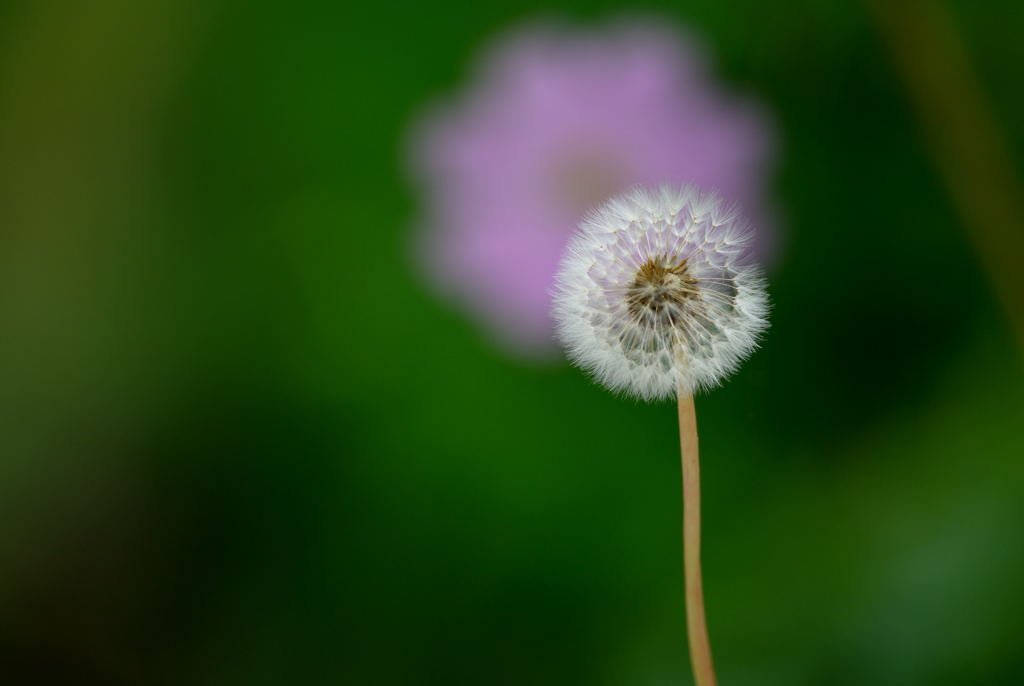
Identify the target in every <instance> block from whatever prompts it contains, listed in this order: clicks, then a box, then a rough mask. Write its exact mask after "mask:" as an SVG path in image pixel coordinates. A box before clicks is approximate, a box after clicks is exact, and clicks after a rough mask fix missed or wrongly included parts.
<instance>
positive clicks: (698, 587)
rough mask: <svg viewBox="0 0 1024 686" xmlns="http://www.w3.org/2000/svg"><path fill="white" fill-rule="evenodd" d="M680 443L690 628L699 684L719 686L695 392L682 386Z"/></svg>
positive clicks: (687, 616)
mask: <svg viewBox="0 0 1024 686" xmlns="http://www.w3.org/2000/svg"><path fill="white" fill-rule="evenodd" d="M678 397H679V447H680V450H681V453H682V461H683V571H684V575H685V579H686V632H687V636H688V638H689V642H690V662H691V665H692V667H693V678H694V681H695V682H696V684H697V686H716V684H717V683H718V682H717V681H716V680H715V668H714V666H713V665H712V663H711V644H710V642H709V641H708V626H707V620H706V619H705V617H704V583H703V581H702V580H701V573H700V454H699V450H698V446H697V413H696V410H695V409H694V406H693V396H692V395H691V394H690V393H688V392H686V391H684V390H683V389H681V388H680V389H679V394H678Z"/></svg>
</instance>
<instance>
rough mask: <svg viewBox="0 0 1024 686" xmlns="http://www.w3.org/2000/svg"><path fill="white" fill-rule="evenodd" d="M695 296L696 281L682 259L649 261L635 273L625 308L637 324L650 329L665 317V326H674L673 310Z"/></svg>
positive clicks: (652, 259) (628, 290)
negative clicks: (672, 324)
mask: <svg viewBox="0 0 1024 686" xmlns="http://www.w3.org/2000/svg"><path fill="white" fill-rule="evenodd" d="M698 294H699V291H698V289H697V279H695V278H693V276H692V275H691V274H690V271H689V269H688V268H687V264H686V259H685V258H684V259H682V260H680V259H679V258H669V257H667V256H658V257H652V258H650V259H648V260H647V261H646V262H644V263H643V265H641V267H640V269H638V270H637V272H636V276H635V277H634V279H633V283H632V284H631V285H630V286H629V288H628V289H627V290H626V307H627V308H628V309H629V312H630V313H631V314H633V315H634V316H636V317H637V319H638V320H639V321H640V322H643V323H646V324H652V325H653V324H654V323H655V322H658V321H660V320H662V319H664V318H666V317H667V318H668V320H669V322H668V323H673V322H672V320H673V319H674V317H673V313H674V311H675V310H676V308H680V307H683V306H684V305H685V303H686V301H687V300H690V299H692V298H696V297H697V295H698Z"/></svg>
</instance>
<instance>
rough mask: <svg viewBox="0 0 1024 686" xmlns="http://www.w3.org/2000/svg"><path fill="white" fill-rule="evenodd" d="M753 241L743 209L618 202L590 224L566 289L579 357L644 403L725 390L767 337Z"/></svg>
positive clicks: (565, 277) (577, 246)
mask: <svg viewBox="0 0 1024 686" xmlns="http://www.w3.org/2000/svg"><path fill="white" fill-rule="evenodd" d="M751 238H752V231H751V229H750V227H749V226H748V225H747V224H745V223H743V221H742V219H741V218H740V216H739V213H738V212H737V211H736V210H735V209H734V208H730V207H726V206H724V205H723V203H722V201H721V200H720V199H719V198H718V197H717V196H715V195H714V194H711V193H703V192H701V191H699V190H697V189H696V188H693V187H692V186H686V187H683V188H676V187H670V186H663V187H661V188H660V189H658V190H647V189H643V188H637V189H634V190H631V191H629V192H627V193H624V194H622V195H620V196H617V197H615V198H612V199H611V200H609V201H607V202H606V203H605V204H604V205H602V206H601V207H599V208H598V209H597V210H596V211H594V212H592V213H591V214H589V215H588V216H587V217H585V218H584V219H583V221H582V222H581V223H580V227H579V231H577V232H576V234H575V235H574V236H573V237H572V238H571V239H570V241H569V245H568V247H567V249H566V252H565V255H564V256H563V258H562V262H561V265H560V267H559V270H558V273H557V275H556V277H555V289H554V306H553V314H554V318H555V323H556V328H557V332H558V337H559V339H561V341H562V343H563V345H564V346H565V348H566V350H567V352H568V354H569V357H570V358H571V359H572V360H573V361H574V362H576V363H577V364H578V365H579V366H581V367H583V368H584V369H586V370H587V371H589V372H590V373H592V374H593V375H594V377H596V378H597V380H598V381H599V382H601V383H602V384H604V385H605V386H607V387H608V388H610V389H612V390H614V391H623V392H626V393H628V394H631V395H635V396H637V397H640V398H643V399H645V400H654V399H657V398H664V397H669V396H672V395H674V394H675V393H676V391H677V389H681V390H682V391H683V392H687V393H692V392H694V391H697V390H701V389H708V388H711V387H714V386H716V385H718V384H719V383H720V382H721V381H722V379H723V378H725V377H726V376H727V375H729V374H730V373H732V372H733V371H734V370H735V369H736V367H737V366H739V363H740V362H742V361H743V360H744V359H745V358H746V357H747V356H748V355H749V354H750V353H751V352H752V351H753V349H754V348H755V347H756V346H757V340H758V337H759V336H760V334H761V333H762V332H763V331H764V329H765V328H766V327H767V325H768V322H767V320H766V319H765V317H766V314H767V309H768V306H767V297H766V295H765V290H764V280H763V279H762V277H761V272H760V269H759V267H758V266H757V265H756V264H754V263H753V261H752V260H751V257H750V249H751Z"/></svg>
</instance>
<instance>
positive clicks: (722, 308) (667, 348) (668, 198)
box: [553, 186, 768, 686]
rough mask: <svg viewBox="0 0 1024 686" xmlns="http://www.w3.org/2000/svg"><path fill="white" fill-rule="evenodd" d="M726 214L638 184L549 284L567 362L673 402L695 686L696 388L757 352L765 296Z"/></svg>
mask: <svg viewBox="0 0 1024 686" xmlns="http://www.w3.org/2000/svg"><path fill="white" fill-rule="evenodd" d="M750 243H751V231H750V229H749V227H748V226H747V225H746V224H745V223H744V222H743V220H742V219H741V218H740V216H739V214H738V212H737V211H736V210H735V209H732V208H728V207H725V206H724V205H723V203H722V202H721V200H720V199H719V198H717V197H716V196H715V195H713V194H709V193H702V192H700V191H698V190H697V189H696V188H694V187H691V186H687V187H683V188H674V187H671V186H663V187H661V188H660V189H658V190H656V191H652V190H645V189H643V188H637V189H635V190H633V191H630V192H628V193H625V194H623V195H620V196H617V197H615V198H612V199H611V200H609V201H607V202H606V203H605V204H604V205H602V206H601V207H600V208H598V209H597V210H596V211H595V212H593V213H592V214H590V215H589V216H587V217H586V218H585V219H584V220H583V222H582V223H581V225H580V229H579V231H578V232H577V233H576V234H575V235H574V236H573V237H572V239H570V241H569V245H568V248H567V250H566V252H565V256H564V257H563V258H562V263H561V266H560V268H559V271H558V273H557V276H556V278H555V292H554V308H553V313H554V319H555V325H556V330H557V332H558V336H559V338H560V339H561V341H562V343H563V345H564V346H565V347H566V349H567V351H568V354H569V356H570V357H571V358H572V359H573V360H574V361H575V362H576V363H577V364H579V365H580V366H581V367H583V368H584V369H586V370H588V371H589V372H590V373H592V374H593V375H594V376H595V377H596V379H597V380H598V381H599V382H601V383H602V384H604V385H605V386H607V387H608V388H610V389H612V390H614V391H624V392H626V393H630V394H632V395H635V396H638V397H640V398H643V399H646V400H653V399H657V398H665V397H670V396H672V395H673V394H674V395H676V397H677V400H678V403H679V440H680V451H681V455H682V472H683V549H684V571H685V589H686V624H687V634H688V638H689V643H690V659H691V664H692V668H693V674H694V678H695V681H696V683H697V686H715V685H716V683H717V682H716V679H715V673H714V667H713V664H712V660H711V647H710V641H709V639H708V631H707V622H706V619H705V616H704V591H703V581H702V579H701V569H700V460H699V450H698V443H697V417H696V411H695V408H694V403H693V393H694V391H696V390H700V389H708V388H711V387H713V386H716V385H717V384H719V383H720V382H721V381H722V379H723V378H725V377H726V376H727V375H729V374H730V373H732V372H733V371H734V370H735V369H736V367H737V366H738V365H739V364H740V362H742V361H743V360H744V359H745V358H746V357H747V356H748V355H749V354H750V353H751V352H752V351H753V349H754V348H755V347H756V345H757V340H758V337H759V336H760V334H761V333H762V332H763V331H764V329H765V328H766V327H767V325H768V322H767V320H766V319H765V316H766V314H767V297H766V295H765V291H764V281H763V279H762V278H761V275H760V271H759V268H758V267H757V265H756V264H754V262H753V261H752V259H751V251H750V247H751V246H750Z"/></svg>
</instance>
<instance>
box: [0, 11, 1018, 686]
mask: <svg viewBox="0 0 1024 686" xmlns="http://www.w3.org/2000/svg"><path fill="white" fill-rule="evenodd" d="M644 8H645V9H651V10H657V11H658V12H659V13H661V14H663V15H666V16H669V17H672V18H674V19H675V20H677V21H678V22H680V23H681V24H683V25H686V26H688V27H690V28H691V29H693V30H695V31H697V32H699V33H700V34H701V35H703V37H704V38H705V39H706V41H707V43H708V44H709V46H710V47H711V48H712V50H713V52H714V54H715V57H716V61H717V66H716V69H717V72H718V73H719V74H720V75H721V77H722V78H723V79H725V80H726V81H727V82H729V83H731V84H734V85H736V86H737V87H740V88H742V89H744V90H746V91H749V92H751V93H754V94H756V95H757V96H759V97H760V98H761V99H762V100H763V101H764V102H765V103H766V104H767V106H768V107H769V108H771V109H772V110H773V111H774V114H775V117H776V121H777V124H778V127H779V130H780V161H779V167H778V175H777V176H776V179H775V193H776V197H777V202H778V205H779V207H780V209H781V212H780V214H781V218H782V221H781V222H780V224H781V227H780V228H781V233H782V235H783V244H782V246H781V248H780V250H779V254H780V259H779V261H778V263H777V265H776V266H775V267H774V270H773V272H772V274H771V283H770V290H771V295H772V298H773V301H774V312H773V318H772V329H771V331H770V333H769V335H768V336H767V338H766V339H765V342H764V346H763V348H762V349H761V350H760V351H759V352H757V353H756V354H755V355H754V357H753V358H752V359H751V360H750V361H749V362H748V363H747V364H746V365H745V366H744V368H743V370H742V371H741V372H740V373H739V374H738V375H737V376H736V378H735V379H733V380H732V381H730V382H729V383H728V384H727V385H725V386H724V387H723V388H722V389H720V390H718V391H716V392H714V393H712V394H709V395H706V396H703V397H701V398H699V399H698V411H699V418H700V423H701V424H700V425H701V436H702V447H703V450H702V453H703V460H704V465H703V472H704V475H703V476H704V489H705V491H704V519H705V549H704V575H705V585H706V595H707V607H708V616H709V624H710V631H711V637H712V644H713V647H714V651H715V657H716V661H717V665H718V671H719V677H720V681H721V682H722V684H723V685H725V686H744V685H750V686H755V685H756V686H774V685H779V686H794V685H796V684H808V685H811V684H813V685H816V686H820V685H825V684H837V685H838V684H841V685H847V684H848V685H851V686H852V685H863V684H872V685H873V686H886V685H889V684H892V685H897V684H898V685H901V686H907V685H918V684H922V685H923V684H928V685H939V686H941V685H946V684H949V685H953V684H1007V685H1009V684H1021V683H1024V583H1022V581H1021V580H1022V579H1024V541H1022V533H1021V532H1022V531H1024V498H1021V491H1022V487H1024V460H1022V458H1024V428H1022V426H1024V385H1022V383H1021V382H1022V381H1024V378H1022V377H1024V374H1022V365H1021V362H1020V360H1021V356H1020V352H1021V351H1020V349H1019V348H1018V347H1017V346H1016V344H1015V341H1014V338H1013V336H1012V333H1011V328H1010V326H1009V325H1008V323H1007V321H1006V318H1005V317H1004V315H1003V311H1002V310H1001V309H1000V307H999V305H998V301H997V299H996V297H995V296H994V294H993V289H992V287H991V286H990V279H989V277H988V276H987V275H986V274H985V273H984V271H983V270H982V267H981V263H980V262H979V260H978V259H977V258H976V251H975V250H974V248H973V246H972V244H971V240H970V239H969V233H968V231H967V229H966V228H965V226H964V223H963V222H962V221H961V218H960V215H959V214H958V213H957V211H956V209H955V204H954V202H953V200H952V199H951V194H950V192H949V190H948V187H947V186H946V184H945V183H944V180H943V176H942V175H941V174H940V172H939V171H938V169H939V166H938V165H937V164H936V163H935V158H934V156H933V155H932V154H931V152H930V148H929V146H928V143H927V140H928V139H927V136H925V135H924V133H923V132H922V130H921V126H920V125H919V124H918V119H917V117H916V114H915V110H914V108H913V107H912V106H911V99H910V97H909V96H908V93H907V90H906V87H905V86H904V83H903V81H902V79H901V76H900V74H899V72H898V71H897V70H896V69H895V68H894V67H893V64H892V62H891V60H890V55H889V52H888V50H887V48H886V46H885V44H884V43H883V39H882V37H881V35H880V33H879V32H878V30H877V27H876V26H875V23H874V22H873V20H872V18H871V15H870V14H869V12H868V11H867V10H866V9H865V7H863V6H861V5H859V4H856V3H844V2H827V1H825V0H798V1H796V2H791V3H785V4H783V5H779V4H778V3H761V2H757V1H756V0H735V1H730V2H720V1H718V0H685V1H683V2H678V3H653V4H651V5H645V6H644ZM622 9H623V6H622V5H620V4H617V3H613V2H598V3H594V2H583V0H571V1H569V2H565V3H561V4H559V5H557V6H553V5H549V4H545V3H524V4H509V3H469V2H463V3H447V4H444V5H430V4H425V5H409V6H404V7H398V6H394V5H391V4H388V3H351V4H343V3H336V2H327V1H326V0H324V1H320V2H313V1H303V2H295V3H287V4H285V3H271V2H248V3H241V2H228V1H226V0H223V1H216V2H199V1H198V0H192V1H184V0H149V1H148V2H145V3H135V2H128V1H127V0H107V1H104V2H100V1H98V0H96V1H94V0H82V1H81V2H74V3H44V2H26V1H24V0H22V1H18V0H15V1H13V2H12V1H11V0H8V1H7V2H4V3H3V4H0V683H4V684H22V683H24V684H43V683H61V684H63V683H68V684H72V683H73V684H93V683H95V684H291V683H295V684H340V683H350V684H424V685H425V684H562V685H564V684H594V685H609V686H611V685H622V684H630V685H637V686H645V685H650V686H660V685H662V684H686V683H690V676H689V665H688V659H687V653H686V646H685V626H684V620H683V606H682V586H681V553H680V540H679V517H680V514H679V513H680V502H679V485H678V480H679V478H678V461H677V460H678V454H677V443H676V442H677V436H676V428H675V425H674V421H675V413H674V408H673V407H672V406H671V405H653V406H649V405H642V404H639V403H635V402H632V401H629V400H623V399H621V398H616V397H614V396H612V395H611V394H609V393H607V392H605V391H604V390H602V389H600V388H598V387H596V386H594V385H593V384H591V383H590V382H589V381H588V380H587V379H586V378H585V377H584V375H583V374H581V373H580V372H578V371H577V370H574V369H572V368H570V367H568V366H567V365H565V364H549V365H536V364H532V365H531V364H525V363H521V362H518V361H516V360H513V359H510V358H508V357H506V356H504V355H502V354H501V353H499V352H497V351H496V350H494V349H493V347H492V346H491V345H490V343H489V341H488V339H487V337H486V336H484V335H482V334H481V332H480V331H479V330H478V328H477V326H476V325H475V324H474V323H473V322H472V321H471V320H470V319H469V318H468V317H467V316H466V315H465V314H464V313H463V312H461V311H459V310H458V309H457V308H455V307H453V306H451V305H449V304H446V303H444V302H442V301H440V300H438V299H437V298H436V297H435V296H433V295H432V294H430V293H428V292H427V290H426V289H424V287H423V285H422V283H421V281H420V279H419V278H418V276H417V275H416V274H414V273H413V271H412V270H411V269H410V260H409V254H408V253H409V239H410V221H411V219H412V218H413V217H414V216H415V213H416V211H417V209H416V208H417V198H416V197H415V195H414V193H413V192H412V191H411V189H410V186H409V183H408V179H407V176H406V174H405V172H404V171H403V168H404V161H403V154H404V148H403V146H404V144H405V136H406V127H407V125H408V122H409V121H410V118H411V117H412V116H413V115H414V113H416V112H417V111H418V110H419V108H420V107H421V106H422V104H423V103H424V102H425V101H429V100H430V99H431V98H434V97H437V96H438V95H442V94H445V93H450V92H453V91H454V90H456V89H457V88H458V87H459V85H460V84H461V83H463V81H464V79H465V77H466V75H467V74H468V73H469V69H470V67H469V66H468V65H469V63H470V60H471V59H472V58H473V56H474V55H476V54H477V52H478V51H479V50H480V49H481V47H482V46H483V45H485V44H486V43H487V41H488V40H489V39H490V38H492V37H494V36H496V35H498V34H499V33H500V32H501V31H502V30H503V29H505V28H507V27H508V26H511V25H514V24H515V23H516V22H519V21H521V20H525V19H528V18H531V17H535V16H537V15H538V13H539V14H541V15H544V14H548V15H554V16H561V17H567V18H569V19H571V20H573V21H579V22H581V23H586V22H588V21H591V20H599V19H602V18H604V17H607V16H608V15H609V14H614V13H615V12H617V11H620V10H622ZM634 9H635V8H634ZM952 11H953V14H954V16H955V17H956V19H957V25H958V27H959V30H960V31H961V32H962V35H963V37H964V40H965V41H966V44H967V46H968V48H969V50H970V54H971V58H972V60H973V61H974V65H975V67H976V69H977V75H978V79H979V82H980V84H981V86H982V88H983V89H984V92H985V93H986V97H987V98H989V100H990V102H991V104H992V106H993V109H994V111H995V113H996V116H997V118H998V121H999V123H1000V125H1001V126H1002V127H1003V133H1004V135H1005V136H1006V139H1007V141H1008V145H1010V149H1009V150H1008V151H1007V152H1008V154H1009V155H1010V157H1011V159H1013V160H1016V161H1017V162H1018V164H1019V161H1020V160H1021V159H1022V158H1024V90H1022V89H1021V88H1020V78H1021V73H1022V66H1024V60H1022V58H1021V52H1020V40H1019V36H1020V33H1021V31H1022V30H1024V5H1022V4H1021V3H1016V2H1001V3H1000V2H992V3H969V2H966V0H961V1H959V2H956V3H954V5H953V8H952ZM977 173H979V174H984V173H985V170H977ZM1019 191H1020V189H1019V188H1017V189H1016V192H1019ZM1016 228H1017V229H1020V228H1021V227H1016ZM1020 267H1021V269H1024V258H1022V259H1021V260H1020Z"/></svg>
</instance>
